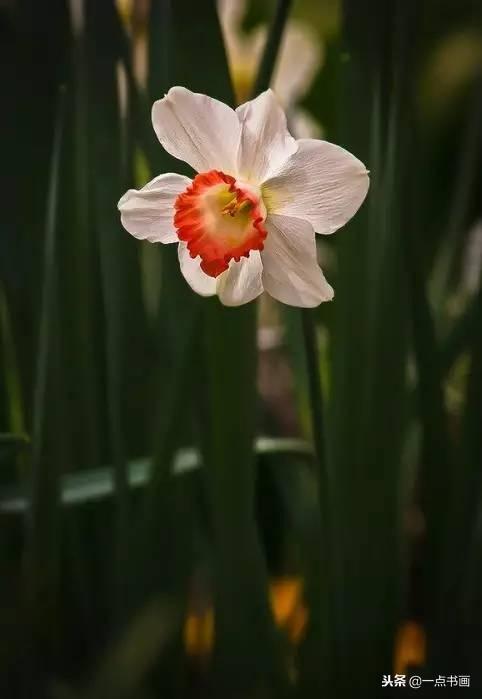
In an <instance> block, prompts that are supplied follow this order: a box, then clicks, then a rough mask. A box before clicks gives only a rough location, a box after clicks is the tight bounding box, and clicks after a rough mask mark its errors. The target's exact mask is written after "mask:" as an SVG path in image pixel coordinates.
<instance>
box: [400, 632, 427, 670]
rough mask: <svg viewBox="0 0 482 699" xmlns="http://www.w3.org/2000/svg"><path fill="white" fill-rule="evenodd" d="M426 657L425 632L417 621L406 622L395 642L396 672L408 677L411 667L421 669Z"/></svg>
mask: <svg viewBox="0 0 482 699" xmlns="http://www.w3.org/2000/svg"><path fill="white" fill-rule="evenodd" d="M425 657H426V640H425V631H424V630H423V628H422V626H420V624H417V622H416V621H407V622H405V623H404V624H403V625H402V626H401V627H400V628H399V630H398V634H397V638H396V640H395V657H394V668H393V669H394V672H396V673H397V675H406V674H407V672H408V670H409V669H410V668H411V667H421V666H422V665H423V664H424V663H425Z"/></svg>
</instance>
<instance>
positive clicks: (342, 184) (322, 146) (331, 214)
mask: <svg viewBox="0 0 482 699" xmlns="http://www.w3.org/2000/svg"><path fill="white" fill-rule="evenodd" d="M298 144H299V148H298V151H297V152H296V153H295V154H294V155H293V156H291V158H290V159H289V161H288V162H287V163H286V164H285V166H284V167H283V169H282V170H281V171H280V172H279V173H278V174H277V175H276V176H275V177H273V178H272V179H271V180H269V181H268V182H266V183H265V184H264V186H263V197H264V199H265V203H266V204H267V207H268V211H270V212H273V213H276V214H283V215H285V216H296V217H299V218H303V219H306V220H307V221H309V222H310V223H311V225H312V226H313V228H314V229H315V231H316V232H317V233H333V232H334V231H336V230H337V229H338V228H340V227H341V226H343V225H344V224H345V223H346V222H347V221H349V220H350V218H351V217H352V216H353V215H354V214H355V213H356V211H357V210H358V209H359V207H360V206H361V204H362V202H363V200H364V199H365V197H366V194H367V191H368V186H369V179H368V172H367V169H366V167H365V166H364V165H363V163H362V162H360V161H359V160H358V159H357V158H355V156H354V155H352V154H351V153H349V152H348V151H346V150H345V149H344V148H340V146H336V145H334V144H333V143H328V142H327V141H315V140H311V139H301V140H300V141H298Z"/></svg>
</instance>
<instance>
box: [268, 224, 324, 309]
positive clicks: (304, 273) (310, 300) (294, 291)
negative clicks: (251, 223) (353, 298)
mask: <svg viewBox="0 0 482 699" xmlns="http://www.w3.org/2000/svg"><path fill="white" fill-rule="evenodd" d="M266 228H267V229H268V235H267V237H266V240H265V244H264V250H263V251H262V253H261V259H262V262H263V286H264V288H265V289H266V291H267V292H268V294H270V295H271V296H273V297H274V298H275V299H278V301H282V302H283V303H287V304H289V305H290V306H301V307H305V308H310V307H313V306H318V305H319V304H320V303H322V301H331V299H332V298H333V289H332V288H331V286H330V285H329V284H328V282H327V281H326V279H325V277H324V276H323V272H322V271H321V269H320V267H319V265H318V261H317V258H316V242H315V232H314V231H313V228H312V227H311V225H310V224H309V223H307V222H306V221H302V220H301V219H299V218H288V217H287V216H276V215H274V216H269V217H268V218H267V220H266Z"/></svg>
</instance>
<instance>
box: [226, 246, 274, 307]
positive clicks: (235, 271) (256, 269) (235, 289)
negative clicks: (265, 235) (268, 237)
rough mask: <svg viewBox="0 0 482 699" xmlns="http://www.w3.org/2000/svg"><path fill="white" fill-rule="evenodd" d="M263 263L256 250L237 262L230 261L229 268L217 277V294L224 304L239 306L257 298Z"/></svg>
mask: <svg viewBox="0 0 482 699" xmlns="http://www.w3.org/2000/svg"><path fill="white" fill-rule="evenodd" d="M262 272H263V265H262V264H261V256H260V254H259V252H258V251H257V250H252V251H251V252H250V254H249V257H242V258H241V260H240V261H239V262H234V261H232V262H231V264H230V266H229V269H228V270H226V272H223V274H221V275H220V276H219V277H218V282H217V294H218V296H219V300H220V301H221V303H223V304H224V305H225V306H241V305H242V304H243V303H248V302H249V301H252V300H253V299H255V298H257V297H258V296H259V295H260V294H261V293H262V291H263V284H262V282H261V275H262Z"/></svg>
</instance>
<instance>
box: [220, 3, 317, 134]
mask: <svg viewBox="0 0 482 699" xmlns="http://www.w3.org/2000/svg"><path fill="white" fill-rule="evenodd" d="M218 10H219V18H220V22H221V28H222V30H223V37H224V43H225V45H226V53H227V56H228V63H229V71H230V74H231V79H232V81H233V85H234V90H235V93H236V97H237V98H238V101H239V102H244V101H245V100H247V99H249V97H250V95H251V93H252V90H253V87H254V83H255V80H256V75H257V72H258V68H259V65H260V62H261V58H262V55H263V50H264V47H265V44H266V38H267V27H266V26H265V25H260V26H257V27H255V28H254V29H252V30H251V31H250V32H245V31H243V29H242V19H243V16H244V15H245V14H246V0H218ZM322 62H323V45H322V43H321V42H320V40H319V38H318V37H317V36H316V35H315V34H314V32H312V31H311V29H310V27H308V26H307V25H306V24H304V23H302V22H299V21H296V20H289V21H288V22H287V24H286V27H285V30H284V32H283V38H282V41H281V45H280V50H279V58H278V60H277V62H276V68H275V72H274V75H273V90H274V92H275V93H276V96H277V97H278V99H279V100H280V102H281V104H282V105H283V107H284V108H285V110H286V111H287V112H288V115H289V122H290V128H291V131H292V132H293V134H294V135H295V136H296V137H297V138H319V137H320V136H321V132H322V129H321V126H320V125H319V124H318V122H316V121H315V119H314V118H313V117H312V116H311V115H310V114H309V113H308V112H307V111H306V110H304V109H301V108H300V107H297V106H296V103H297V102H298V101H299V100H300V99H302V98H303V97H304V96H305V95H306V93H307V92H308V90H309V88H310V86H311V84H312V82H313V80H314V78H315V75H316V73H317V72H318V70H319V68H320V66H321V64H322Z"/></svg>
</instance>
